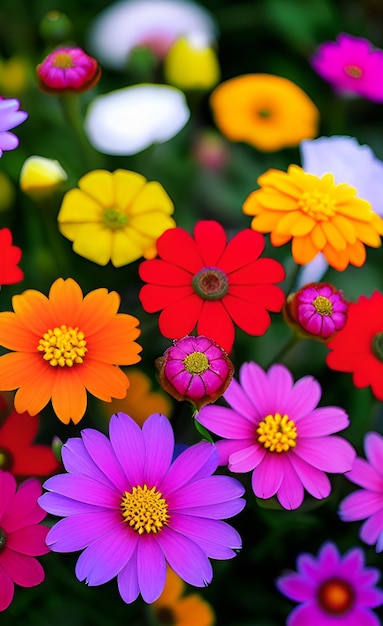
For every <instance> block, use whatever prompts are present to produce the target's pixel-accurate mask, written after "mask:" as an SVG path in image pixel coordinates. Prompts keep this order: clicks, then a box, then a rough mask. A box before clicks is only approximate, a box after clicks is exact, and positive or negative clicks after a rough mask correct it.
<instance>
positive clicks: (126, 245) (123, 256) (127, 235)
mask: <svg viewBox="0 0 383 626" xmlns="http://www.w3.org/2000/svg"><path fill="white" fill-rule="evenodd" d="M145 245H147V243H146V241H145V243H144V242H143V241H142V238H140V237H138V236H137V233H136V232H135V231H134V229H132V228H130V227H129V226H127V227H125V228H124V229H123V230H117V231H116V232H115V233H114V236H113V241H112V248H111V261H112V263H113V265H114V267H122V266H123V265H127V264H128V263H132V262H133V261H136V260H137V259H139V258H141V257H142V256H143V250H144V247H145Z"/></svg>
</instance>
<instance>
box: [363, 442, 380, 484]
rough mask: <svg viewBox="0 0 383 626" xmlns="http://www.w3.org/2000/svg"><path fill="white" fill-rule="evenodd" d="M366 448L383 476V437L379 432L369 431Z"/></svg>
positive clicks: (369, 458)
mask: <svg viewBox="0 0 383 626" xmlns="http://www.w3.org/2000/svg"><path fill="white" fill-rule="evenodd" d="M364 450H365V452H366V456H367V458H368V460H369V462H370V463H371V465H372V466H373V467H374V468H375V469H376V471H377V472H379V474H381V475H382V476H383V466H382V458H383V437H382V435H379V434H378V433H374V432H371V433H367V434H366V436H365V438H364Z"/></svg>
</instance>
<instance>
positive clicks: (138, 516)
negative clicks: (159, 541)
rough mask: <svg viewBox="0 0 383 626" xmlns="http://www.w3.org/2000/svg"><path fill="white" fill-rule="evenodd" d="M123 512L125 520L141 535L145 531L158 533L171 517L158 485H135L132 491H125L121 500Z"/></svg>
mask: <svg viewBox="0 0 383 626" xmlns="http://www.w3.org/2000/svg"><path fill="white" fill-rule="evenodd" d="M121 512H122V517H123V518H124V521H125V522H127V523H128V524H129V526H131V527H132V528H133V529H134V530H136V531H137V532H138V534H139V535H143V534H144V533H158V532H159V531H160V530H161V528H162V527H163V526H164V525H166V524H167V523H168V521H169V519H170V515H169V514H168V503H167V502H166V500H165V498H163V497H162V493H161V492H160V491H157V489H156V487H152V488H151V489H149V488H148V486H147V485H144V486H143V487H141V486H140V485H138V487H133V489H132V491H130V492H128V491H125V494H124V496H123V498H122V500H121Z"/></svg>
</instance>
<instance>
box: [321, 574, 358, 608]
mask: <svg viewBox="0 0 383 626" xmlns="http://www.w3.org/2000/svg"><path fill="white" fill-rule="evenodd" d="M317 599H318V604H319V606H320V607H321V608H322V609H323V610H324V611H326V613H329V614H330V615H344V614H345V613H347V612H348V611H349V610H350V609H351V608H352V606H353V604H354V600H355V592H354V590H353V588H352V587H351V585H350V584H349V583H348V582H347V581H345V580H341V579H339V578H331V579H330V580H326V581H325V582H324V583H322V585H321V586H320V587H319V589H318V595H317Z"/></svg>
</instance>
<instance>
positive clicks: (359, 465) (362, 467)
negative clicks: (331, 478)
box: [346, 458, 383, 493]
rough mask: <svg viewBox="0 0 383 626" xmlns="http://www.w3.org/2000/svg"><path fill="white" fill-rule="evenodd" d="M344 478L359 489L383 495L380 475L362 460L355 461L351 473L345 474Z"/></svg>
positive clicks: (382, 481)
mask: <svg viewBox="0 0 383 626" xmlns="http://www.w3.org/2000/svg"><path fill="white" fill-rule="evenodd" d="M346 478H347V480H350V481H351V482H352V483H355V485H359V487H364V488H365V489H368V490H369V491H379V492H381V493H383V476H382V474H381V473H379V472H378V471H377V470H376V469H375V467H373V466H372V465H370V464H369V463H368V462H367V461H365V460H364V459H360V458H356V459H355V461H354V463H353V465H352V468H351V471H350V472H347V474H346Z"/></svg>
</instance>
